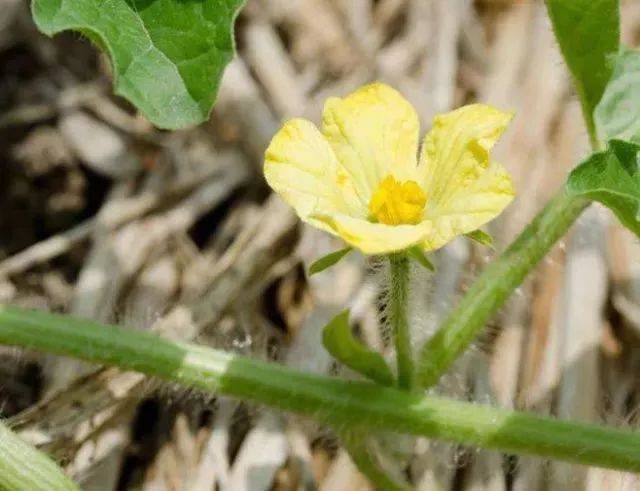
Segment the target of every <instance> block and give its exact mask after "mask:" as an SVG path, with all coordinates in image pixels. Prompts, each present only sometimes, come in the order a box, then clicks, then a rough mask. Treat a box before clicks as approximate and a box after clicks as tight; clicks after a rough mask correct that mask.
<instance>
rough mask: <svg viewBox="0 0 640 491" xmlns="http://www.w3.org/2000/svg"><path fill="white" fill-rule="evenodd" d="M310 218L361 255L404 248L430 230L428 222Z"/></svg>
mask: <svg viewBox="0 0 640 491" xmlns="http://www.w3.org/2000/svg"><path fill="white" fill-rule="evenodd" d="M312 218H313V219H314V221H317V222H319V223H322V224H324V225H325V226H328V227H329V231H330V232H331V233H333V234H335V235H338V236H339V237H341V238H342V239H343V240H344V241H345V242H347V243H348V244H349V245H351V246H352V247H355V248H356V249H359V250H360V251H361V252H362V253H364V254H388V253H391V252H396V251H401V250H404V249H407V248H409V247H411V246H413V245H415V244H418V243H420V242H422V241H424V240H425V238H426V237H428V236H429V234H430V233H431V231H432V225H431V223H430V222H426V221H425V222H422V223H419V224H418V225H385V224H382V223H371V222H368V221H367V220H361V219H358V218H353V217H350V216H347V215H342V214H332V215H314V216H313V217H312Z"/></svg>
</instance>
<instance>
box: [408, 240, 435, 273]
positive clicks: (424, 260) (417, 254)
mask: <svg viewBox="0 0 640 491" xmlns="http://www.w3.org/2000/svg"><path fill="white" fill-rule="evenodd" d="M409 257H410V258H411V259H413V260H415V261H416V262H417V263H418V264H420V266H422V267H423V268H425V269H428V270H429V271H435V270H436V267H435V266H434V265H433V263H432V262H431V261H429V258H428V257H427V255H426V254H425V253H424V251H423V250H422V248H421V247H419V246H415V247H412V248H411V249H409Z"/></svg>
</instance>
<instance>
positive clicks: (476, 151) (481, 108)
mask: <svg viewBox="0 0 640 491" xmlns="http://www.w3.org/2000/svg"><path fill="white" fill-rule="evenodd" d="M512 117H513V114H512V113H508V112H503V111H500V110H498V109H496V108H494V107H492V106H488V105H485V104H470V105H468V106H463V107H461V108H459V109H456V110H455V111H451V112H448V113H445V114H441V115H438V116H436V117H435V118H434V119H433V126H432V129H431V131H430V132H429V133H428V134H427V136H426V138H425V140H424V144H423V146H422V152H421V155H420V164H419V167H420V172H421V174H422V183H423V186H424V189H425V190H426V192H427V200H428V201H427V206H428V207H429V208H435V207H438V206H439V205H441V204H445V203H446V202H447V201H448V200H450V199H451V198H452V197H453V196H454V195H455V194H457V192H458V191H459V190H461V189H464V188H467V187H468V186H470V185H471V184H472V183H473V182H474V181H475V180H476V179H478V178H479V177H480V175H481V174H482V173H483V172H484V171H485V169H487V167H489V150H491V148H492V147H493V145H494V144H495V143H496V141H497V140H498V138H499V137H500V135H501V134H502V133H503V131H504V130H505V128H506V127H507V125H508V124H509V121H511V118H512Z"/></svg>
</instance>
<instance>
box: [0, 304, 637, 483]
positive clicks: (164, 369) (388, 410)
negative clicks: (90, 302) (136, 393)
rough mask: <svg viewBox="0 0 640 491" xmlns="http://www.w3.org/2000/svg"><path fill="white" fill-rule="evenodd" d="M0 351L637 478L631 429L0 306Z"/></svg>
mask: <svg viewBox="0 0 640 491" xmlns="http://www.w3.org/2000/svg"><path fill="white" fill-rule="evenodd" d="M0 343H4V344H8V345H13V346H20V347H23V348H31V349H37V350H41V351H46V352H50V353H55V354H59V355H66V356H74V357H77V358H81V359H84V360H87V361H90V362H94V363H106V364H109V365H114V366H117V367H119V368H122V369H124V370H136V371H138V372H142V373H146V374H148V375H153V376H157V377H160V378H163V379H165V380H169V381H171V382H177V383H181V384H184V385H185V386H189V387H194V388H197V389H201V390H205V391H208V392H213V393H216V394H221V395H227V396H232V397H238V398H241V399H244V400H247V401H253V402H257V403H261V404H266V405H269V406H272V407H276V408H279V409H281V410H284V411H292V412H297V413H301V414H306V415H309V416H313V417H314V418H316V419H317V420H318V421H320V422H324V423H327V424H329V425H332V426H333V427H337V428H339V429H354V430H361V431H392V432H394V431H395V432H399V433H409V434H413V435H421V436H425V437H428V438H437V439H443V440H450V441H454V442H458V443H461V444H466V445H478V446H480V447H485V448H491V449H495V450H500V451H502V452H506V453H525V454H533V455H539V456H543V457H546V458H554V459H561V460H567V461H570V462H575V463H579V464H584V465H596V466H600V467H610V468H614V469H620V470H625V471H633V472H638V471H640V434H638V433H637V432H634V431H632V430H628V429H616V428H607V427H603V426H596V425H591V424H586V423H580V422H572V421H561V420H556V419H553V418H549V417H544V416H537V415H534V414H529V413H522V412H515V411H508V410H505V409H498V408H492V407H489V406H483V405H479V404H470V403H467V402H461V401H455V400H451V399H446V398H442V397H434V396H425V395H422V394H420V393H416V392H408V391H404V390H398V389H394V388H390V387H381V386H379V385H376V384H373V383H370V382H358V381H353V380H342V379H337V378H332V377H323V376H319V375H314V374H309V373H301V372H297V371H295V370H292V369H290V368H287V367H285V366H282V365H278V364H275V363H265V362H261V361H258V360H253V359H250V358H246V357H242V356H237V355H234V354H231V353H225V352H221V351H217V350H214V349H210V348H206V347H203V346H197V345H194V344H189V343H181V342H176V341H169V340H166V339H162V338H159V337H157V336H154V335H152V334H150V333H147V332H142V331H136V330H131V329H125V328H122V327H118V326H105V325H101V324H98V323H96V322H92V321H88V320H83V319H77V318H73V317H69V316H63V315H55V314H47V313H44V312H37V311H29V310H24V309H20V308H17V307H9V306H2V305H0ZM36 489H37V488H36ZM54 489H55V488H54Z"/></svg>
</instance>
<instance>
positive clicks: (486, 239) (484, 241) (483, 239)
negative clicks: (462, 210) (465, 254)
mask: <svg viewBox="0 0 640 491" xmlns="http://www.w3.org/2000/svg"><path fill="white" fill-rule="evenodd" d="M465 235H466V236H467V237H469V238H470V239H471V240H475V241H476V242H477V243H478V244H481V245H483V246H487V247H491V248H492V249H493V237H491V235H489V234H488V233H487V232H485V231H484V230H480V229H478V230H474V231H473V232H469V233H468V234H465Z"/></svg>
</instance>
